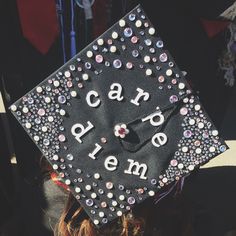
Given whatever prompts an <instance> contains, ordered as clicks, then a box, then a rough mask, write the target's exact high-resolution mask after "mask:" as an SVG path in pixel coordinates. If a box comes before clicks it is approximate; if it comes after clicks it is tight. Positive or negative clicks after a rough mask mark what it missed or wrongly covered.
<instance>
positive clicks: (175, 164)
mask: <svg viewBox="0 0 236 236" xmlns="http://www.w3.org/2000/svg"><path fill="white" fill-rule="evenodd" d="M170 164H171V166H177V165H178V161H177V160H175V159H173V160H171V161H170Z"/></svg>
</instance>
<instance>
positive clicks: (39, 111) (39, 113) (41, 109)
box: [38, 108, 46, 116]
mask: <svg viewBox="0 0 236 236" xmlns="http://www.w3.org/2000/svg"><path fill="white" fill-rule="evenodd" d="M45 113H46V112H45V110H44V109H43V108H40V109H39V110H38V115H39V116H44V115H45Z"/></svg>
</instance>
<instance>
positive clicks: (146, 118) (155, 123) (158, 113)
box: [142, 107, 165, 126]
mask: <svg viewBox="0 0 236 236" xmlns="http://www.w3.org/2000/svg"><path fill="white" fill-rule="evenodd" d="M157 110H158V111H156V112H154V113H152V114H151V115H149V116H147V117H145V118H143V119H142V122H145V121H147V120H150V123H151V125H153V126H159V125H162V124H163V123H164V121H165V117H164V116H163V115H162V113H161V111H160V110H159V107H157ZM157 117H158V118H159V119H158V121H154V118H157Z"/></svg>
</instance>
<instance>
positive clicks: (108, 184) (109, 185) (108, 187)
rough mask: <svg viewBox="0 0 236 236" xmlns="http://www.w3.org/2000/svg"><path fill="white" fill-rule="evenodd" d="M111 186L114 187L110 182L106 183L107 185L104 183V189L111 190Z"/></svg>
mask: <svg viewBox="0 0 236 236" xmlns="http://www.w3.org/2000/svg"><path fill="white" fill-rule="evenodd" d="M113 186H114V185H113V183H112V182H107V183H106V188H107V189H112V188H113Z"/></svg>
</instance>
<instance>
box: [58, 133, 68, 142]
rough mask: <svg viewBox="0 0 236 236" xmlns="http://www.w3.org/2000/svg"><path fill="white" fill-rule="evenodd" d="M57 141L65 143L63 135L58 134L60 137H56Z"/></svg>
mask: <svg viewBox="0 0 236 236" xmlns="http://www.w3.org/2000/svg"><path fill="white" fill-rule="evenodd" d="M58 140H59V141H60V142H65V141H66V137H65V135H64V134H60V135H59V136H58Z"/></svg>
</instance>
